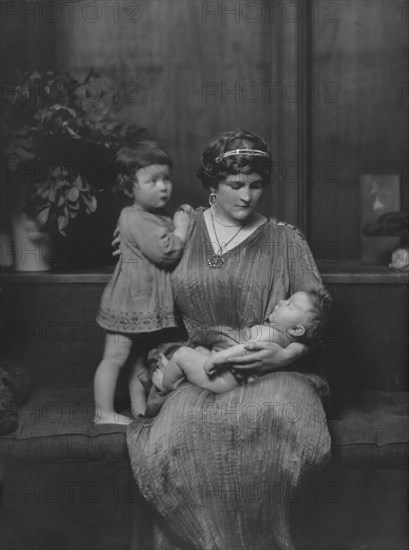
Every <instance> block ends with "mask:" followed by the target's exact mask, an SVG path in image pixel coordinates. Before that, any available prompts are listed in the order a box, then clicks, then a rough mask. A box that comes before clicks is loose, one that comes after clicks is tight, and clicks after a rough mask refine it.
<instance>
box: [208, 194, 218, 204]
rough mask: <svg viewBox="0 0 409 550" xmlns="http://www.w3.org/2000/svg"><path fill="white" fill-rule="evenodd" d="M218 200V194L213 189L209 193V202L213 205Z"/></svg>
mask: <svg viewBox="0 0 409 550" xmlns="http://www.w3.org/2000/svg"><path fill="white" fill-rule="evenodd" d="M216 202H217V195H216V193H215V192H214V191H212V192H211V193H210V195H209V204H210V206H213V205H214V204H216Z"/></svg>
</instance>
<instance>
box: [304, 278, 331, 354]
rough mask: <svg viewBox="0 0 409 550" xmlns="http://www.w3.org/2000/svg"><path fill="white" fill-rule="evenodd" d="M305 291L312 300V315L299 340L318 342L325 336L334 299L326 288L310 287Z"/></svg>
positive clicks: (310, 342)
mask: <svg viewBox="0 0 409 550" xmlns="http://www.w3.org/2000/svg"><path fill="white" fill-rule="evenodd" d="M304 292H305V293H306V294H307V296H308V297H309V299H310V301H311V309H310V313H311V317H310V321H309V323H308V326H306V327H304V328H305V333H304V334H303V335H302V336H301V337H300V338H298V342H301V343H302V344H306V345H311V344H318V343H320V342H322V341H323V338H324V332H325V330H326V327H327V324H328V320H329V314H330V310H331V303H332V299H331V296H330V295H329V293H328V291H327V290H325V289H324V288H308V289H307V290H305V291H304Z"/></svg>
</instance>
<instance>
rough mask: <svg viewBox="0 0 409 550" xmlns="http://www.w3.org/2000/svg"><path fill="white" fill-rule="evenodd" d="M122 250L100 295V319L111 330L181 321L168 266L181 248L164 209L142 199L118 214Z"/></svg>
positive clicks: (126, 331)
mask: <svg viewBox="0 0 409 550" xmlns="http://www.w3.org/2000/svg"><path fill="white" fill-rule="evenodd" d="M118 226H119V231H120V249H121V256H120V259H119V261H118V264H117V265H116V267H115V271H114V273H113V276H112V278H111V280H110V282H109V283H108V285H107V286H106V288H105V290H104V293H103V295H102V298H101V303H100V307H99V311H98V315H97V323H98V324H99V325H100V326H101V327H103V328H104V329H106V330H107V331H109V332H115V333H122V334H138V333H144V332H154V331H158V330H162V329H164V328H171V327H176V326H178V323H177V318H176V315H175V309H174V302H173V295H172V287H171V280H170V269H171V268H172V267H173V266H174V265H175V264H176V263H177V261H178V260H179V259H180V257H181V254H182V251H183V243H182V241H181V239H180V238H179V237H177V236H175V235H174V234H173V230H174V226H173V223H172V220H171V219H170V218H169V216H168V215H167V214H166V212H165V211H164V210H160V211H157V213H152V212H148V211H146V210H144V209H143V208H142V207H140V206H138V205H133V206H130V207H126V208H124V209H123V210H122V212H121V215H120V216H119V220H118Z"/></svg>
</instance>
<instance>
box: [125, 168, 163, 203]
mask: <svg viewBox="0 0 409 550" xmlns="http://www.w3.org/2000/svg"><path fill="white" fill-rule="evenodd" d="M132 189H133V195H134V201H135V203H137V204H140V205H141V206H142V207H143V208H146V209H147V210H151V209H156V208H163V207H164V206H165V204H166V203H167V202H168V201H169V199H170V197H171V195H172V182H171V181H170V170H169V166H167V165H166V164H150V165H149V166H145V167H144V168H140V169H139V170H137V171H136V178H135V182H134V184H133V188H132Z"/></svg>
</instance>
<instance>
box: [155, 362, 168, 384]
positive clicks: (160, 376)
mask: <svg viewBox="0 0 409 550" xmlns="http://www.w3.org/2000/svg"><path fill="white" fill-rule="evenodd" d="M165 359H166V358H165ZM166 361H167V359H166ZM152 382H153V383H154V384H155V386H156V387H157V388H158V390H161V391H162V390H163V371H161V370H160V368H159V367H158V368H157V369H155V371H154V373H153V374H152Z"/></svg>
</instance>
